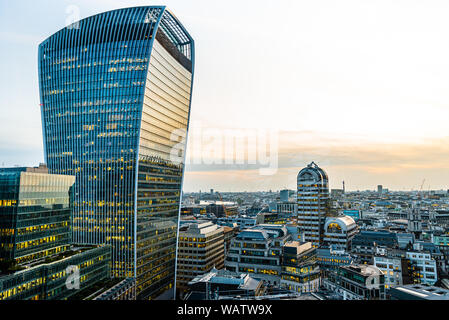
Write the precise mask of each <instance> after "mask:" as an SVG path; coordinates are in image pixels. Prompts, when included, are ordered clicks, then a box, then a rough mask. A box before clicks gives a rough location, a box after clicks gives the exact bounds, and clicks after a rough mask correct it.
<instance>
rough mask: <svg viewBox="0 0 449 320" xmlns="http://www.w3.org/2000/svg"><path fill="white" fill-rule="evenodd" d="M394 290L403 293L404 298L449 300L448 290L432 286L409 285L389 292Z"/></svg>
mask: <svg viewBox="0 0 449 320" xmlns="http://www.w3.org/2000/svg"><path fill="white" fill-rule="evenodd" d="M395 290H397V291H400V292H401V293H404V294H405V295H406V296H407V295H409V296H413V297H416V298H417V299H425V300H449V290H446V289H443V288H439V287H434V286H426V285H422V284H409V285H403V286H397V287H393V288H391V291H393V292H394V291H395Z"/></svg>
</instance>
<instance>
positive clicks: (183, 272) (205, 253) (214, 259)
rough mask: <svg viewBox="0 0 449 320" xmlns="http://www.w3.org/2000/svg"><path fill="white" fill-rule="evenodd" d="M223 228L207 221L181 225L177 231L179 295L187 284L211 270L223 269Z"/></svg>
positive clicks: (177, 282)
mask: <svg viewBox="0 0 449 320" xmlns="http://www.w3.org/2000/svg"><path fill="white" fill-rule="evenodd" d="M223 261H224V228H223V227H220V226H217V225H215V224H213V223H212V222H209V221H198V222H197V223H190V224H186V225H183V226H182V227H181V228H180V230H179V243H178V259H177V275H176V287H177V289H178V291H179V293H180V294H182V293H183V292H184V291H185V290H186V289H187V283H188V282H189V281H190V280H192V279H193V278H195V277H197V276H198V275H202V274H204V273H206V272H208V271H210V270H212V268H217V269H222V268H223V267H224V264H223Z"/></svg>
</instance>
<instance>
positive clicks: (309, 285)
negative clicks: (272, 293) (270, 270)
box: [281, 241, 320, 293]
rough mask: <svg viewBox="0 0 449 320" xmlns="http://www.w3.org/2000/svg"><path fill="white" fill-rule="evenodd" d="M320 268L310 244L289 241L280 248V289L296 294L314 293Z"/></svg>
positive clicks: (314, 249)
mask: <svg viewBox="0 0 449 320" xmlns="http://www.w3.org/2000/svg"><path fill="white" fill-rule="evenodd" d="M319 286H320V268H319V266H318V262H317V259H316V248H314V247H312V244H311V243H310V242H306V243H300V242H298V241H289V242H287V243H285V244H284V246H283V247H282V273H281V288H285V289H287V290H290V291H296V292H301V293H303V292H316V291H318V289H319Z"/></svg>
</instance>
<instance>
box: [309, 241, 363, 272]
mask: <svg viewBox="0 0 449 320" xmlns="http://www.w3.org/2000/svg"><path fill="white" fill-rule="evenodd" d="M316 252H317V255H316V259H317V262H318V266H319V267H320V272H321V275H322V277H323V278H324V277H327V274H328V273H329V272H330V271H335V270H336V269H337V268H338V267H341V266H348V265H350V264H352V263H353V262H354V259H353V258H352V257H351V255H350V254H349V253H347V252H346V251H345V250H344V249H342V248H341V247H340V246H335V245H332V246H330V247H321V248H317V250H316Z"/></svg>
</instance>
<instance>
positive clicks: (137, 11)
mask: <svg viewBox="0 0 449 320" xmlns="http://www.w3.org/2000/svg"><path fill="white" fill-rule="evenodd" d="M193 65H194V44H193V40H192V38H191V37H190V35H189V34H188V33H187V31H186V30H185V29H184V27H183V26H182V25H181V24H180V23H179V21H178V20H177V19H176V18H175V17H174V16H173V15H172V14H171V13H170V12H169V11H168V10H167V9H166V8H165V7H163V6H157V7H153V6H151V7H134V8H126V9H118V10H114V11H110V12H106V13H102V14H98V15H95V16H92V17H89V18H86V19H83V20H81V21H79V22H78V23H76V24H74V25H72V26H68V27H66V28H64V29H62V30H60V31H58V32H57V33H55V34H54V35H52V36H51V37H49V38H48V39H47V40H45V41H44V42H42V43H41V45H40V46H39V82H40V96H41V110H42V125H43V135H44V149H45V156H46V160H47V165H48V167H49V170H50V172H51V173H58V174H67V175H74V176H75V177H76V182H75V185H74V209H73V241H74V242H75V243H79V244H101V243H109V244H111V245H112V248H113V251H112V259H111V261H112V274H113V275H114V276H115V277H133V278H136V285H137V294H138V295H140V296H141V297H144V298H146V297H150V298H152V297H156V296H158V295H159V294H160V293H162V292H163V291H165V290H166V289H170V288H173V286H174V278H175V275H174V274H175V265H176V264H175V254H176V237H177V227H178V217H179V202H180V196H181V190H182V177H183V171H184V157H185V152H184V151H185V143H186V142H185V138H186V132H187V128H188V122H189V114H190V98H191V91H192V80H193ZM173 150H175V151H176V152H173Z"/></svg>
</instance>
